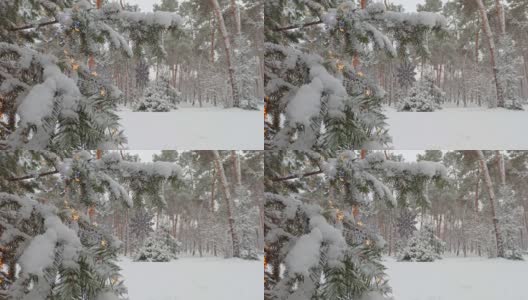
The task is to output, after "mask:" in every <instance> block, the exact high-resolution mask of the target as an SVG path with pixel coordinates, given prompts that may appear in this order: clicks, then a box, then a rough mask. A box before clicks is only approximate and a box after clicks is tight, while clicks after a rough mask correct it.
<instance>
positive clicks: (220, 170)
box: [213, 150, 240, 257]
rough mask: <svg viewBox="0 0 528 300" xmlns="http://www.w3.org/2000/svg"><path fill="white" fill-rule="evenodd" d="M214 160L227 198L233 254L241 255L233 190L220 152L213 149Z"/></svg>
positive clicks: (235, 255)
mask: <svg viewBox="0 0 528 300" xmlns="http://www.w3.org/2000/svg"><path fill="white" fill-rule="evenodd" d="M213 155H214V162H215V166H216V173H217V174H218V179H219V181H220V185H221V187H222V191H223V193H224V198H225V200H226V207H227V217H228V224H229V231H230V234H231V240H232V241H233V256H234V257H240V241H239V239H238V235H237V233H236V231H235V220H234V218H233V211H232V206H233V205H232V203H231V200H232V199H231V192H230V191H229V185H228V183H227V178H226V176H225V171H224V166H223V165H222V161H221V159H220V154H219V153H218V151H217V150H213Z"/></svg>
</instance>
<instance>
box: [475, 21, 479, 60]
mask: <svg viewBox="0 0 528 300" xmlns="http://www.w3.org/2000/svg"><path fill="white" fill-rule="evenodd" d="M479 23H480V18H479V17H478V15H477V33H476V34H475V64H478V60H479V33H480V24H479Z"/></svg>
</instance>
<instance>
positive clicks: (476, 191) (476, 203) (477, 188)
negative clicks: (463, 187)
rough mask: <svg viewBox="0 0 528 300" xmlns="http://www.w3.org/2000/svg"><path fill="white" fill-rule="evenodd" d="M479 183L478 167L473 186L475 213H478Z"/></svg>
mask: <svg viewBox="0 0 528 300" xmlns="http://www.w3.org/2000/svg"><path fill="white" fill-rule="evenodd" d="M479 184H480V169H477V185H476V188H475V213H476V214H478V208H479V203H478V202H479Z"/></svg>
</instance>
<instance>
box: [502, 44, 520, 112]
mask: <svg viewBox="0 0 528 300" xmlns="http://www.w3.org/2000/svg"><path fill="white" fill-rule="evenodd" d="M498 46H499V49H498V52H497V79H498V81H499V84H500V86H501V88H502V93H503V97H504V107H505V108H507V109H512V110H523V107H522V105H523V104H525V103H526V100H523V99H522V98H521V96H520V91H519V89H518V83H519V80H521V78H522V77H523V75H522V73H521V72H520V70H522V68H523V66H522V65H523V60H522V58H521V57H520V56H519V54H518V53H517V51H516V49H515V47H514V42H513V40H512V38H511V36H509V35H503V36H501V37H500V40H499V43H498Z"/></svg>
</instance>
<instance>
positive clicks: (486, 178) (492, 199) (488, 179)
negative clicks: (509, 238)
mask: <svg viewBox="0 0 528 300" xmlns="http://www.w3.org/2000/svg"><path fill="white" fill-rule="evenodd" d="M478 1H480V0H478ZM476 152H477V155H478V159H479V164H480V170H481V172H482V175H483V177H484V183H485V184H486V189H487V190H488V195H489V198H490V207H491V215H492V218H493V219H492V220H493V228H494V230H495V239H496V241H497V256H498V257H504V244H503V242H502V237H501V233H500V229H499V222H498V219H497V215H496V213H495V192H494V191H493V185H492V183H491V177H490V174H489V170H488V166H487V165H486V160H485V158H484V153H482V151H481V150H476Z"/></svg>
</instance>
